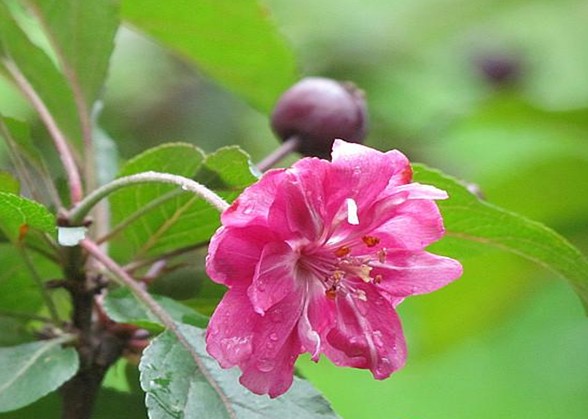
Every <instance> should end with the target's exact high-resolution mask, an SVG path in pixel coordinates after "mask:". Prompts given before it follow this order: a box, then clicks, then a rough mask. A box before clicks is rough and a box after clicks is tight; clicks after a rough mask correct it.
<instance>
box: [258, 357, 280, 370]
mask: <svg viewBox="0 0 588 419" xmlns="http://www.w3.org/2000/svg"><path fill="white" fill-rule="evenodd" d="M275 367H276V363H275V361H274V360H273V359H269V358H261V359H260V360H259V361H257V368H258V369H259V371H261V372H270V371H271V370H273V369H274V368H275Z"/></svg>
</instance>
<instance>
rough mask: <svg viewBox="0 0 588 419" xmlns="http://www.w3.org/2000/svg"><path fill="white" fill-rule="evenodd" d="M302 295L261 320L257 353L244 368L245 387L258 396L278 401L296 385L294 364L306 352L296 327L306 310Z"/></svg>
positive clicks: (256, 331)
mask: <svg viewBox="0 0 588 419" xmlns="http://www.w3.org/2000/svg"><path fill="white" fill-rule="evenodd" d="M303 301H304V299H303V296H302V293H301V292H299V293H293V294H292V295H291V296H290V297H289V298H285V299H283V300H282V301H280V302H279V303H278V304H276V305H274V306H273V307H271V308H270V309H269V310H268V311H267V312H266V314H265V315H264V316H259V315H258V317H257V322H256V324H255V329H254V341H253V345H254V346H253V351H252V352H251V356H250V357H249V359H247V360H246V361H244V362H243V363H242V364H241V365H240V366H241V370H242V371H243V375H242V376H241V379H240V381H241V384H243V385H244V386H246V387H247V388H248V389H250V390H251V391H253V392H254V393H257V394H266V393H268V394H269V395H270V397H276V396H279V395H280V394H282V393H284V392H285V391H286V390H288V388H289V387H290V385H291V384H292V375H293V371H294V363H295V362H296V359H297V358H298V355H300V353H301V352H302V347H301V344H300V339H299V338H298V333H297V328H296V325H297V323H298V320H299V318H300V315H301V312H302V306H303Z"/></svg>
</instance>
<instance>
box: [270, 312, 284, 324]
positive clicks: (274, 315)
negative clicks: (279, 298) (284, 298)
mask: <svg viewBox="0 0 588 419" xmlns="http://www.w3.org/2000/svg"><path fill="white" fill-rule="evenodd" d="M270 319H271V320H272V321H273V322H274V323H279V322H281V321H282V320H283V319H284V315H283V314H282V310H280V309H276V310H273V311H272V312H270Z"/></svg>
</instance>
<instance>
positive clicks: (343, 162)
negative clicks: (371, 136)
mask: <svg viewBox="0 0 588 419" xmlns="http://www.w3.org/2000/svg"><path fill="white" fill-rule="evenodd" d="M399 154H400V153H399ZM396 157H397V154H390V155H388V154H386V153H382V152H380V151H377V150H374V149H373V148H369V147H366V146H364V145H361V144H354V143H346V142H345V141H342V140H335V143H334V144H333V153H332V164H331V170H330V172H329V178H328V187H329V189H328V190H327V191H326V192H327V195H326V196H328V197H329V209H330V211H329V212H330V213H331V214H335V213H337V212H338V210H339V208H340V206H341V204H340V202H339V200H340V199H341V198H343V199H346V198H352V199H354V200H355V202H356V203H357V206H358V208H359V209H360V210H361V209H362V208H364V207H366V206H369V205H371V204H372V203H373V201H374V200H375V199H376V197H377V196H378V195H379V194H380V193H381V192H382V191H383V190H384V189H385V188H386V186H387V185H388V182H389V180H390V178H391V177H392V175H393V174H394V172H395V169H396V167H395V166H396V165H397V164H398V162H397V161H396V160H397V159H396ZM391 163H392V164H391ZM341 195H345V196H341ZM331 196H335V197H339V199H335V200H332V199H331V198H330V197H331Z"/></svg>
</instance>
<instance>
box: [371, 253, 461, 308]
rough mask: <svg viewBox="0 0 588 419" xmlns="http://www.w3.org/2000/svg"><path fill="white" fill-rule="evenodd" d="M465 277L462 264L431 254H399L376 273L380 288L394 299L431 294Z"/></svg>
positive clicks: (380, 265) (393, 254) (375, 270)
mask: <svg viewBox="0 0 588 419" xmlns="http://www.w3.org/2000/svg"><path fill="white" fill-rule="evenodd" d="M461 274H462V266H461V264H460V263H459V262H458V261H456V260H454V259H450V258H447V257H443V256H438V255H434V254H432V253H428V252H419V253H415V252H410V251H395V252H390V253H388V255H387V256H386V262H385V263H383V264H379V265H377V266H376V267H374V269H373V270H372V275H373V276H375V275H381V278H382V279H381V281H380V283H379V284H378V287H379V288H381V289H382V290H384V291H385V292H386V293H388V294H389V295H390V296H393V297H400V298H404V297H408V296H410V295H417V294H427V293H430V292H433V291H435V290H438V289H439V288H441V287H444V286H445V285H447V284H449V283H450V282H452V281H454V280H455V279H457V278H459V277H460V276H461Z"/></svg>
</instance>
